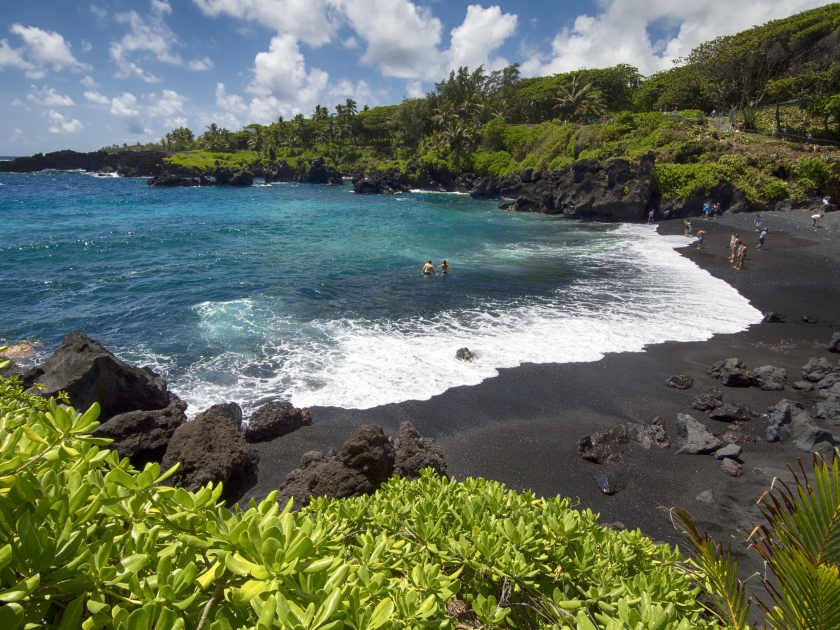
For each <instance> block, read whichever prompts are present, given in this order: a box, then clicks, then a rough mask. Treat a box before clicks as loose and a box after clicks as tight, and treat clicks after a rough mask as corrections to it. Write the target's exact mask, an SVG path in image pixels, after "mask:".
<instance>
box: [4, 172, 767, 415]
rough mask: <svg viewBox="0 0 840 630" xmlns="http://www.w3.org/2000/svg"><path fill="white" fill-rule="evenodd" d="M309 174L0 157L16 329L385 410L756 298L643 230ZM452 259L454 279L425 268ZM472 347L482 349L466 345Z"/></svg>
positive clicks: (652, 339) (213, 389)
mask: <svg viewBox="0 0 840 630" xmlns="http://www.w3.org/2000/svg"><path fill="white" fill-rule="evenodd" d="M497 205H498V202H496V201H478V200H473V199H471V198H470V197H469V196H467V195H459V194H441V193H422V192H414V193H411V194H405V195H393V196H391V195H388V196H386V195H382V196H363V195H355V194H353V191H352V187H351V186H350V185H349V184H348V185H345V186H333V187H328V186H314V185H306V184H272V185H257V186H254V187H252V188H244V189H233V188H183V189H182V188H178V189H159V188H151V187H149V186H147V185H146V181H145V180H144V179H123V178H110V177H109V178H100V177H95V176H93V175H89V174H85V173H79V172H43V173H34V174H8V173H0V221H1V222H2V226H3V228H2V240H0V286H2V291H0V309H2V313H3V316H2V318H0V343H16V342H19V341H24V340H25V341H29V342H30V343H33V344H34V345H35V346H36V348H37V349H38V356H36V357H35V358H34V359H33V361H39V360H42V359H43V358H44V357H46V356H47V355H48V354H49V353H50V352H51V351H52V350H53V349H54V348H55V347H56V346H57V345H58V343H60V341H61V339H62V337H63V336H64V335H65V334H66V333H67V332H68V331H70V330H74V329H78V330H82V331H84V332H85V333H87V334H88V335H90V336H91V337H93V338H95V339H97V340H99V341H100V342H102V343H103V344H104V345H105V346H106V347H107V348H109V349H110V350H112V351H113V352H115V353H116V354H117V355H118V356H120V357H121V358H122V359H124V360H126V361H128V362H130V363H134V364H139V365H150V366H151V367H152V368H153V369H155V370H156V371H158V372H160V373H162V374H163V375H164V376H165V378H166V379H167V380H168V381H169V384H170V388H171V389H172V390H173V391H175V392H176V393H177V394H178V395H179V396H181V397H182V398H184V399H185V400H186V401H187V402H188V403H189V405H190V407H189V409H188V415H190V416H193V415H195V414H196V413H198V412H199V411H201V410H203V409H205V408H207V407H208V406H210V405H212V404H214V403H218V402H228V401H235V402H238V403H240V404H241V405H242V406H243V409H244V410H245V411H246V413H247V412H248V411H250V410H252V409H253V408H254V407H255V406H256V405H257V404H259V403H261V402H264V401H265V400H268V399H285V400H290V401H291V402H292V403H294V404H295V405H297V406H314V405H325V406H338V407H344V408H359V409H364V408H370V407H374V406H377V405H382V404H386V403H394V402H401V401H406V400H425V399H428V398H430V397H431V396H435V395H437V394H440V393H442V392H444V391H446V390H447V389H449V388H451V387H455V386H460V385H473V384H477V383H479V382H481V381H483V380H484V379H487V378H491V377H493V376H494V375H496V374H497V373H498V369H499V368H504V367H514V366H517V365H519V364H521V363H524V362H534V363H549V362H554V363H562V362H571V361H596V360H598V359H600V358H601V357H602V356H603V355H604V353H607V352H628V351H639V350H642V349H643V348H644V347H645V346H646V345H648V344H653V343H660V342H664V341H699V340H705V339H708V338H709V337H711V336H712V335H714V334H716V333H734V332H738V331H741V330H744V329H745V328H746V327H747V326H749V325H750V324H754V323H757V322H759V321H760V319H761V313H759V311H757V310H756V309H755V308H753V307H752V306H751V305H750V304H749V302H748V301H747V300H746V299H745V298H744V297H742V296H741V295H740V294H738V292H737V291H736V290H735V289H733V288H732V287H730V286H729V285H727V284H726V283H725V282H723V281H721V280H718V279H716V278H714V277H713V276H711V275H710V274H709V273H707V272H706V271H703V270H702V269H700V268H699V267H697V266H696V265H695V264H694V263H692V262H691V261H689V260H687V259H686V258H684V257H683V256H681V255H680V254H679V253H678V251H677V249H678V248H679V247H684V246H686V245H687V244H688V243H690V240H689V239H686V238H683V237H663V236H659V235H657V234H656V232H655V229H654V228H653V227H652V226H648V225H628V224H612V225H605V224H597V223H581V222H577V221H572V220H568V219H565V218H563V217H552V216H545V215H538V214H527V213H512V212H502V211H499V210H498V209H497ZM430 258H431V259H432V260H433V261H434V264H435V265H439V264H440V263H441V261H442V259H444V258H445V259H446V260H447V261H448V262H449V264H450V265H451V266H452V269H451V271H450V272H449V274H447V275H445V276H443V275H441V274H440V273H438V274H436V275H434V276H424V275H423V274H422V273H421V269H422V266H423V264H424V263H425V262H426V261H427V260H428V259H430ZM462 347H467V348H469V349H470V350H471V351H472V352H474V353H475V354H476V359H475V360H474V361H473V362H463V361H459V360H457V359H456V358H455V352H456V351H457V350H458V349H459V348H462Z"/></svg>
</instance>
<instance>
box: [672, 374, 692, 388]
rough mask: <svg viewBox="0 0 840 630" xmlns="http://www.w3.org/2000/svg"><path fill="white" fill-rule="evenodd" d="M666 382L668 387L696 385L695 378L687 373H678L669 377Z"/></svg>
mask: <svg viewBox="0 0 840 630" xmlns="http://www.w3.org/2000/svg"><path fill="white" fill-rule="evenodd" d="M665 383H666V384H667V385H668V387H676V388H677V389H690V388H691V386H692V385H694V379H693V378H691V377H690V376H686V375H685V374H676V375H674V376H672V377H671V378H669V379H668V380H667V381H665Z"/></svg>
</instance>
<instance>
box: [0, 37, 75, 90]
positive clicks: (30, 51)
mask: <svg viewBox="0 0 840 630" xmlns="http://www.w3.org/2000/svg"><path fill="white" fill-rule="evenodd" d="M9 30H10V31H11V32H12V33H14V34H15V35H17V36H18V37H20V38H21V40H23V45H22V46H21V47H20V48H13V47H12V46H10V45H9V42H8V40H6V39H2V40H0V70H3V69H4V68H6V67H10V68H17V69H19V70H24V71H25V74H26V77H27V78H30V79H42V78H43V77H44V76H46V74H47V69H48V68H49V69H52V71H53V72H61V71H62V70H65V69H67V70H70V71H71V72H81V71H82V70H90V68H91V67H90V65H88V64H86V63H81V62H80V61H79V60H78V59H76V58H75V57H74V56H73V53H72V52H71V50H70V44H68V43H67V41H65V39H64V38H63V37H62V36H61V35H59V34H58V33H56V32H55V31H44V30H42V29H40V28H38V27H36V26H23V25H22V24H12V27H11V29H9Z"/></svg>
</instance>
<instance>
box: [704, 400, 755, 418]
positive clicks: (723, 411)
mask: <svg viewBox="0 0 840 630" xmlns="http://www.w3.org/2000/svg"><path fill="white" fill-rule="evenodd" d="M709 418H711V419H712V420H719V421H720V422H743V421H746V420H749V419H750V410H749V409H748V408H747V406H746V405H742V404H741V403H727V404H725V405H723V406H721V407H718V408H717V409H715V410H714V411H712V413H710V414H709Z"/></svg>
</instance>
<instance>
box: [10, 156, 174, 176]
mask: <svg viewBox="0 0 840 630" xmlns="http://www.w3.org/2000/svg"><path fill="white" fill-rule="evenodd" d="M164 157H166V153H164V152H162V151H122V152H120V153H109V152H107V151H91V152H90V153H79V152H77V151H55V152H54V153H47V154H46V155H45V154H43V153H37V154H35V155H32V156H30V157H20V158H17V159H14V160H9V161H8V162H0V173H34V172H36V171H44V170H48V169H55V170H60V171H71V170H83V171H89V172H97V173H117V174H118V175H119V176H120V177H153V176H155V175H160V174H161V172H163V170H164V166H165V165H164V162H163V158H164Z"/></svg>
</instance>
